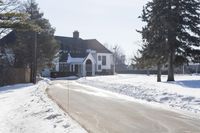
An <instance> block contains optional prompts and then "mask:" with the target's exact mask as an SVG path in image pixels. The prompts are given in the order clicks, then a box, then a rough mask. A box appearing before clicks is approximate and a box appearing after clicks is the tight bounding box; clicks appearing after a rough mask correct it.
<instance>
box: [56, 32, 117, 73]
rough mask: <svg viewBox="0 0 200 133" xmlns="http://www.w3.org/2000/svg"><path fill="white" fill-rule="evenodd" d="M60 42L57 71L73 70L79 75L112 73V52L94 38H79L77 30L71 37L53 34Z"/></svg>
mask: <svg viewBox="0 0 200 133" xmlns="http://www.w3.org/2000/svg"><path fill="white" fill-rule="evenodd" d="M55 39H56V40H57V42H58V43H59V44H60V56H59V59H58V61H57V63H56V71H57V72H73V73H75V74H77V75H79V76H88V75H90V76H94V75H96V74H113V73H114V61H113V59H114V58H113V53H112V52H111V51H110V50H108V49H107V48H105V47H104V46H103V45H102V44H101V43H100V42H99V41H97V40H96V39H89V40H85V39H81V38H80V37H79V32H78V31H74V32H73V37H63V36H55Z"/></svg>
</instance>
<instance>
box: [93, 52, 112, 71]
mask: <svg viewBox="0 0 200 133" xmlns="http://www.w3.org/2000/svg"><path fill="white" fill-rule="evenodd" d="M99 56H101V61H99V60H98V57H99ZM102 56H106V65H102ZM96 60H97V68H96V70H97V71H98V72H101V70H98V65H101V69H106V70H109V69H111V66H112V65H113V55H112V54H110V53H97V58H96Z"/></svg>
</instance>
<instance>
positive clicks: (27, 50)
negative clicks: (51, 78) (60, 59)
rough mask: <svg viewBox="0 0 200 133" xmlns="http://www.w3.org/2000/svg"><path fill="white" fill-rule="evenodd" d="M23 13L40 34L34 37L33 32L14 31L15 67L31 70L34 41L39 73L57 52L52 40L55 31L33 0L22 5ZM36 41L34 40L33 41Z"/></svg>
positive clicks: (55, 43)
mask: <svg viewBox="0 0 200 133" xmlns="http://www.w3.org/2000/svg"><path fill="white" fill-rule="evenodd" d="M24 12H25V13H28V14H30V18H29V19H30V20H29V21H30V22H32V23H34V24H35V25H38V26H39V27H40V29H41V30H40V32H39V33H37V37H36V36H35V32H33V30H29V31H21V30H17V31H15V33H16V37H17V41H16V44H15V45H14V48H13V49H14V54H15V64H14V65H15V67H27V66H30V67H31V68H32V65H33V55H34V54H33V52H34V50H33V49H34V45H35V41H37V67H38V71H40V70H41V69H42V68H43V67H45V66H47V65H49V64H51V62H52V60H53V58H54V56H55V55H56V53H57V52H58V48H59V47H58V44H57V42H56V41H55V40H54V32H55V30H54V29H53V28H52V27H51V25H50V23H49V21H48V20H47V19H45V18H43V13H41V12H40V11H39V8H38V5H37V3H36V2H35V1H34V0H29V1H28V2H27V3H26V4H25V5H24ZM35 39H36V40H35Z"/></svg>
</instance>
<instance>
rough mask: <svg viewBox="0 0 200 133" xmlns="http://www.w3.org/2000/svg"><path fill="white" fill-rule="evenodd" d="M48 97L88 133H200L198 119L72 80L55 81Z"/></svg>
mask: <svg viewBox="0 0 200 133" xmlns="http://www.w3.org/2000/svg"><path fill="white" fill-rule="evenodd" d="M47 92H48V94H49V96H50V97H51V98H52V99H53V100H55V102H57V104H59V105H60V106H61V107H62V108H63V109H64V110H65V111H67V112H68V113H69V114H70V116H71V117H73V118H74V119H75V120H76V121H77V122H79V123H80V124H81V125H82V126H83V127H84V128H85V129H86V130H88V132H91V133H200V119H198V118H193V117H189V116H186V115H184V114H181V113H180V114H179V113H177V112H173V111H169V110H165V109H161V108H158V107H152V106H150V105H148V104H141V103H137V102H135V101H133V100H128V99H126V98H123V97H122V96H119V95H118V94H114V93H110V92H106V91H103V90H99V89H97V88H94V87H89V86H85V85H81V84H78V83H76V82H75V81H66V80H65V81H64V80H55V81H53V82H52V85H51V86H50V87H49V88H48V91H47Z"/></svg>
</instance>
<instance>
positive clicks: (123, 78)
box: [77, 75, 200, 114]
mask: <svg viewBox="0 0 200 133" xmlns="http://www.w3.org/2000/svg"><path fill="white" fill-rule="evenodd" d="M162 78H163V80H165V81H166V78H167V77H166V76H163V77H162ZM176 80H177V81H176V82H169V83H168V82H161V83H157V82H156V76H155V75H152V76H146V75H115V76H98V77H87V78H81V79H79V80H77V82H78V83H82V84H86V85H90V86H93V87H97V88H100V89H105V90H109V91H112V92H117V93H120V94H124V95H127V96H130V97H133V98H135V99H140V100H145V101H148V102H151V103H160V104H163V105H167V106H170V107H172V108H174V109H181V110H184V111H189V112H192V113H196V114H200V76H198V75H184V76H183V75H177V76H176Z"/></svg>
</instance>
